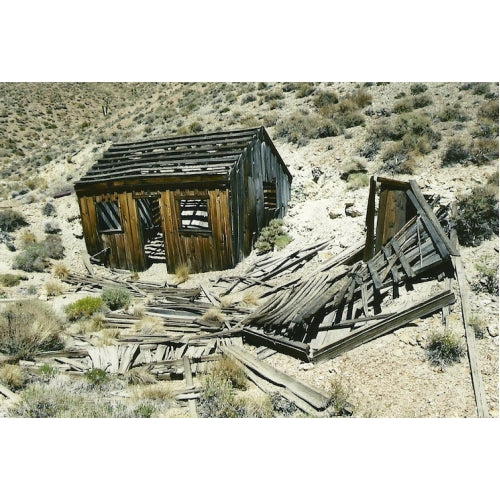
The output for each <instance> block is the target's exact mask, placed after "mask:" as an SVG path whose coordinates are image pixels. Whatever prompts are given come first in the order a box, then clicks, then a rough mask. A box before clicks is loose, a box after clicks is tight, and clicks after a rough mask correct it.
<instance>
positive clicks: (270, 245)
mask: <svg viewBox="0 0 500 500" xmlns="http://www.w3.org/2000/svg"><path fill="white" fill-rule="evenodd" d="M291 241H292V238H291V237H290V236H289V235H288V233H286V232H285V230H284V229H283V221H282V220H281V219H273V220H272V221H271V222H270V223H269V225H268V226H266V227H265V228H263V229H262V232H261V234H260V236H259V238H258V239H257V241H256V242H255V250H256V251H257V253H258V254H263V253H267V252H272V251H273V250H274V248H275V247H276V249H277V250H282V249H283V248H285V247H286V246H287V245H288V244H289V243H290V242H291Z"/></svg>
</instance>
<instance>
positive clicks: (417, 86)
mask: <svg viewBox="0 0 500 500" xmlns="http://www.w3.org/2000/svg"><path fill="white" fill-rule="evenodd" d="M427 88H428V87H427V85H426V84H425V83H412V84H411V85H410V92H411V95H417V94H423V93H424V92H426V91H427Z"/></svg>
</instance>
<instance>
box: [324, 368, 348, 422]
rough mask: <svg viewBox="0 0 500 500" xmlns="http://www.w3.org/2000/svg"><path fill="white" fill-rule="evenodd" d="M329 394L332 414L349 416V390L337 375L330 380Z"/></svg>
mask: <svg viewBox="0 0 500 500" xmlns="http://www.w3.org/2000/svg"><path fill="white" fill-rule="evenodd" d="M329 395H330V398H331V403H330V406H331V409H332V411H333V415H334V416H340V417H344V416H350V415H351V414H352V410H351V407H350V404H349V401H348V399H349V390H348V388H347V386H346V385H345V382H343V381H342V380H341V379H340V378H339V377H336V378H334V379H333V380H332V381H331V382H330V390H329Z"/></svg>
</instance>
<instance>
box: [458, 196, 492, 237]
mask: <svg viewBox="0 0 500 500" xmlns="http://www.w3.org/2000/svg"><path fill="white" fill-rule="evenodd" d="M455 223H456V228H457V235H458V240H459V242H460V244H461V245H465V246H478V245H479V244H480V243H481V242H482V241H484V240H486V239H489V238H491V237H492V236H493V235H495V234H498V199H497V198H496V196H495V195H494V194H493V193H491V192H490V190H489V189H488V188H487V187H484V186H480V187H476V188H474V189H473V190H472V192H471V193H470V194H469V195H465V196H462V197H460V198H459V199H458V204H457V216H456V218H455Z"/></svg>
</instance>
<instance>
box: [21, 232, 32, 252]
mask: <svg viewBox="0 0 500 500" xmlns="http://www.w3.org/2000/svg"><path fill="white" fill-rule="evenodd" d="M19 241H20V243H21V247H22V248H26V247H27V246H29V245H31V244H33V243H36V236H35V235H34V234H33V233H32V232H31V231H26V230H24V231H23V232H22V233H21V234H20V235H19Z"/></svg>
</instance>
